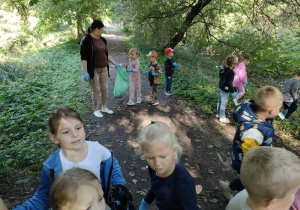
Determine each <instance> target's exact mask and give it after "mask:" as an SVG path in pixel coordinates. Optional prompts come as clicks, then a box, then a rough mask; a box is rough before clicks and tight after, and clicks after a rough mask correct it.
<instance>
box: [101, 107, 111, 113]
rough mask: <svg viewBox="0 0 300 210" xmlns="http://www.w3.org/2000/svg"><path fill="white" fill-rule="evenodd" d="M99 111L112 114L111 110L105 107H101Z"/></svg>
mask: <svg viewBox="0 0 300 210" xmlns="http://www.w3.org/2000/svg"><path fill="white" fill-rule="evenodd" d="M101 112H105V113H107V114H112V113H114V112H113V111H111V110H109V109H108V108H107V107H106V108H105V109H102V110H101Z"/></svg>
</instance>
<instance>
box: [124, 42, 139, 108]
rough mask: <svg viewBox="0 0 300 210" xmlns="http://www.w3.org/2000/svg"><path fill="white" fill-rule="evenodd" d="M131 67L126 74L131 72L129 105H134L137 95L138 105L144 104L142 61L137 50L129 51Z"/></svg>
mask: <svg viewBox="0 0 300 210" xmlns="http://www.w3.org/2000/svg"><path fill="white" fill-rule="evenodd" d="M129 55H130V58H129V67H128V69H126V72H130V77H129V81H130V87H129V101H128V103H127V105H129V106H132V105H134V104H135V103H134V94H135V92H136V93H137V100H136V103H137V104H140V103H142V94H141V73H140V61H139V59H138V58H139V57H141V54H140V53H139V51H138V50H137V49H136V48H131V49H130V50H129Z"/></svg>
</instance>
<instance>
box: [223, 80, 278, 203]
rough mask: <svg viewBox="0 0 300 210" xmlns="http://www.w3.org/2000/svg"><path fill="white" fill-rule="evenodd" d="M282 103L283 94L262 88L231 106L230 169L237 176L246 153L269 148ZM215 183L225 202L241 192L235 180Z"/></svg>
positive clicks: (273, 89)
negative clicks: (234, 126)
mask: <svg viewBox="0 0 300 210" xmlns="http://www.w3.org/2000/svg"><path fill="white" fill-rule="evenodd" d="M282 102H283V95H282V93H281V92H280V91H279V90H278V89H277V88H275V87H272V86H264V87H262V88H260V89H259V90H258V91H257V93H256V95H255V99H254V100H245V101H243V102H242V103H240V104H239V105H238V106H236V107H235V111H234V114H233V116H234V118H235V120H236V121H237V122H238V124H239V125H238V126H237V131H236V133H235V136H234V139H233V144H232V153H231V166H232V168H233V169H234V170H236V171H237V173H238V174H240V168H241V163H242V160H243V157H244V156H245V155H246V154H247V152H248V151H249V150H251V149H253V148H255V147H258V146H268V147H271V146H272V145H273V137H274V126H273V124H272V123H273V120H274V118H275V117H276V116H277V114H278V113H279V110H280V107H281V106H282ZM219 184H220V188H221V189H222V191H223V193H224V195H225V197H226V198H227V199H228V200H230V199H231V198H232V191H234V190H237V191H241V190H243V189H244V186H243V184H242V183H241V180H240V179H239V178H238V179H235V180H233V181H232V182H231V183H229V184H228V183H227V182H224V181H220V182H219Z"/></svg>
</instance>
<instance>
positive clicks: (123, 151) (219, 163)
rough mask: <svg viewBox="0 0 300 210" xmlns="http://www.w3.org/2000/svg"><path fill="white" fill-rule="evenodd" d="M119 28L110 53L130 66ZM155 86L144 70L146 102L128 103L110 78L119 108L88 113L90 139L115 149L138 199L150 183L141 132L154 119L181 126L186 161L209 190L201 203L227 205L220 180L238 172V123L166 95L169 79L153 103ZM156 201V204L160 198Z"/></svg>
mask: <svg viewBox="0 0 300 210" xmlns="http://www.w3.org/2000/svg"><path fill="white" fill-rule="evenodd" d="M115 34H116V33H115V32H114V31H110V34H108V35H107V40H108V45H109V49H110V55H112V56H113V58H114V59H115V60H116V61H117V62H118V63H119V64H120V65H121V67H122V68H125V66H126V65H128V64H127V61H128V60H127V59H128V57H127V52H128V51H127V47H126V46H125V44H124V41H123V40H122V37H121V36H120V35H115ZM111 69H112V70H111V75H112V78H113V80H114V79H115V77H116V72H115V70H114V67H112V68H111ZM143 70H144V69H142V71H143ZM149 89H150V88H149V83H148V81H147V79H146V77H144V76H142V95H143V102H142V104H140V105H135V106H131V107H128V106H127V104H126V103H127V101H128V96H125V97H124V98H122V99H116V98H114V97H113V95H112V93H113V83H112V82H109V100H108V107H109V108H111V109H113V111H114V112H115V113H114V114H113V115H105V116H104V118H101V119H96V118H95V117H94V116H93V115H92V114H90V115H88V116H86V117H85V119H86V120H87V121H88V122H89V123H90V125H89V126H88V127H87V134H88V140H92V141H99V142H100V143H101V144H103V145H104V146H106V147H108V148H110V149H113V150H114V154H115V156H116V157H117V159H118V160H119V162H120V165H121V167H122V172H123V176H124V178H125V180H126V182H127V184H126V186H127V187H128V188H129V189H130V191H131V192H132V194H133V197H134V201H135V203H136V204H137V205H138V204H139V202H140V201H141V199H142V197H143V196H142V195H141V194H140V193H137V191H142V190H145V189H148V187H149V186H150V179H149V175H148V171H147V170H145V167H146V166H147V164H146V161H145V160H142V158H141V157H140V156H139V155H138V154H137V147H138V144H137V140H136V139H137V136H138V134H139V132H140V130H141V129H142V128H143V127H144V126H146V125H147V124H149V123H150V120H151V119H156V120H160V121H164V122H166V123H167V124H168V125H170V126H171V127H172V129H173V130H174V131H175V132H176V134H177V135H178V137H179V138H180V140H181V144H182V146H183V148H184V154H183V156H182V158H181V163H182V164H183V165H185V167H186V168H187V169H188V170H189V172H190V173H191V174H192V176H193V177H194V178H195V183H196V185H202V186H203V191H202V192H201V193H200V194H199V195H198V203H199V206H201V209H225V206H226V204H227V202H226V200H225V198H224V197H223V194H222V192H221V191H220V190H219V189H218V187H217V186H218V180H219V179H228V180H230V179H232V178H234V177H235V176H236V175H235V173H234V172H233V171H232V170H231V167H230V159H229V157H230V155H229V152H230V150H231V142H232V139H233V134H234V132H235V129H234V127H233V126H230V125H222V124H220V123H219V122H218V121H217V120H216V118H215V117H214V116H213V115H207V114H205V113H201V112H198V111H197V110H195V109H194V108H191V107H189V106H188V105H187V104H186V103H185V102H184V101H181V100H180V99H178V98H177V97H176V96H171V97H166V96H164V95H163V85H160V87H159V88H158V96H159V100H160V104H159V105H158V106H151V105H148V104H147V101H148V100H149ZM133 174H134V176H131V175H133ZM135 180H137V182H136V183H134V181H135ZM152 206H153V209H156V208H155V205H154V204H153V205H152Z"/></svg>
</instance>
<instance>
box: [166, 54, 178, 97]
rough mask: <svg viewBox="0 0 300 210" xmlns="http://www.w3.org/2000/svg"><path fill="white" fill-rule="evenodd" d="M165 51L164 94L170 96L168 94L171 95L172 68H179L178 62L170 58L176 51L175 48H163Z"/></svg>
mask: <svg viewBox="0 0 300 210" xmlns="http://www.w3.org/2000/svg"><path fill="white" fill-rule="evenodd" d="M165 53H166V55H167V58H166V60H165V78H166V91H165V95H166V96H170V95H172V93H171V86H172V81H173V73H174V68H179V64H177V63H176V62H175V61H174V60H173V58H172V57H173V56H174V53H176V51H175V50H173V49H171V48H167V49H166V50H165Z"/></svg>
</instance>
